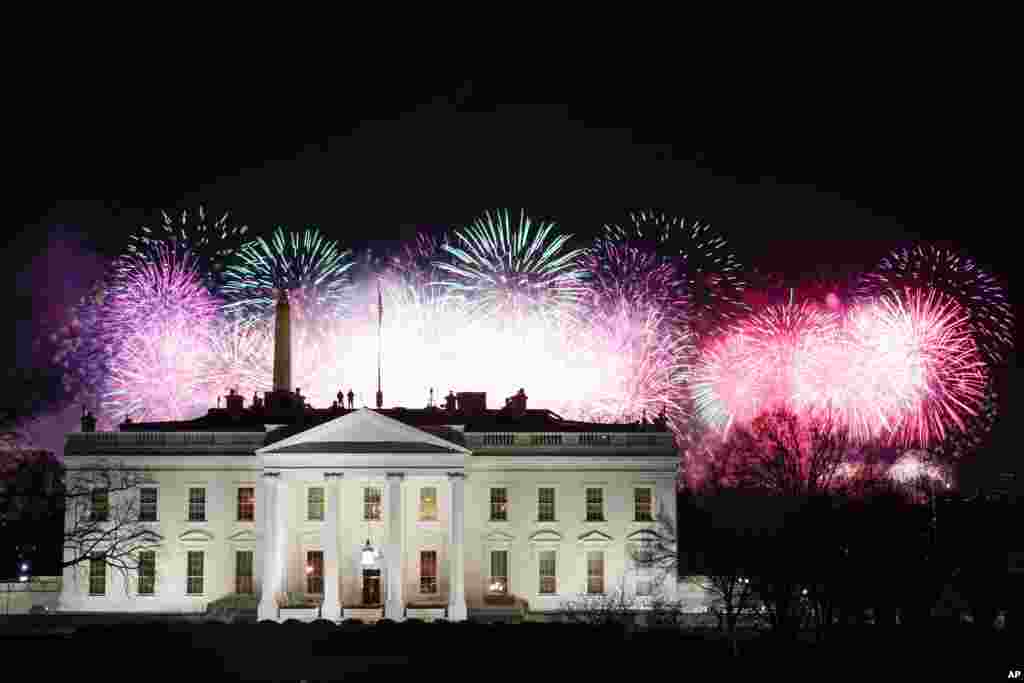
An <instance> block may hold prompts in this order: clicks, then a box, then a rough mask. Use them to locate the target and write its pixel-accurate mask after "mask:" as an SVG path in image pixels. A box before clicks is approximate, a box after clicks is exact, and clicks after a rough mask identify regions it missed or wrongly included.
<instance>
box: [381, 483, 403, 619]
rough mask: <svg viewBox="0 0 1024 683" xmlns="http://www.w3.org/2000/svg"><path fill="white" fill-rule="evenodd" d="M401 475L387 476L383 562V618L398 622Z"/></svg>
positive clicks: (400, 611)
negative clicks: (386, 591)
mask: <svg viewBox="0 0 1024 683" xmlns="http://www.w3.org/2000/svg"><path fill="white" fill-rule="evenodd" d="M402 477H403V475H402V474H395V473H389V474H388V477H387V479H388V548H387V551H386V552H385V556H384V562H385V564H386V566H387V573H388V577H387V579H388V595H387V602H386V603H385V605H384V616H385V617H387V618H388V619H394V620H395V621H400V620H402V619H404V618H405V601H404V600H403V599H402V581H403V579H404V577H403V576H402Z"/></svg>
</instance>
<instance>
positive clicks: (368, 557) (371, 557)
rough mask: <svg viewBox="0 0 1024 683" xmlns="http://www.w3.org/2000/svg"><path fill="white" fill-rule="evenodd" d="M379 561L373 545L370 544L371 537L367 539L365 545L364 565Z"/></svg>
mask: <svg viewBox="0 0 1024 683" xmlns="http://www.w3.org/2000/svg"><path fill="white" fill-rule="evenodd" d="M376 561H377V553H376V552H374V550H373V546H372V545H370V539H366V545H364V546H363V566H364V567H367V566H369V565H371V564H373V563H374V562H376Z"/></svg>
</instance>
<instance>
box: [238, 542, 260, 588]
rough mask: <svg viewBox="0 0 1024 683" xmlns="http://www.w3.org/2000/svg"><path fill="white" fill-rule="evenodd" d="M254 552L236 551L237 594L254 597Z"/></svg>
mask: <svg viewBox="0 0 1024 683" xmlns="http://www.w3.org/2000/svg"><path fill="white" fill-rule="evenodd" d="M252 566H253V551H251V550H237V551H235V592H236V593H241V594H243V595H252V594H253V593H255V592H256V586H255V585H254V582H253V578H252Z"/></svg>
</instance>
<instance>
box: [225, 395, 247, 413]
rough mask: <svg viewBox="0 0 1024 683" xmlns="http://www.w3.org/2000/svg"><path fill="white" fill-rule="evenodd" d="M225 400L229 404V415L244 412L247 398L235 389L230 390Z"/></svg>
mask: <svg viewBox="0 0 1024 683" xmlns="http://www.w3.org/2000/svg"><path fill="white" fill-rule="evenodd" d="M224 402H225V404H226V405H227V409H228V414H229V415H231V416H232V417H238V416H240V415H241V414H242V409H243V408H244V407H245V399H243V398H242V395H241V394H239V393H237V392H236V391H235V390H234V389H230V390H229V391H228V395H227V396H225V397H224Z"/></svg>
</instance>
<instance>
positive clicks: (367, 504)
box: [363, 486, 380, 522]
mask: <svg viewBox="0 0 1024 683" xmlns="http://www.w3.org/2000/svg"><path fill="white" fill-rule="evenodd" d="M363 520H364V521H368V522H379V521H380V488H378V487H376V486H368V487H366V488H365V489H363Z"/></svg>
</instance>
